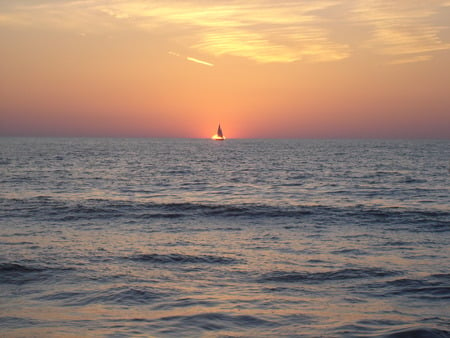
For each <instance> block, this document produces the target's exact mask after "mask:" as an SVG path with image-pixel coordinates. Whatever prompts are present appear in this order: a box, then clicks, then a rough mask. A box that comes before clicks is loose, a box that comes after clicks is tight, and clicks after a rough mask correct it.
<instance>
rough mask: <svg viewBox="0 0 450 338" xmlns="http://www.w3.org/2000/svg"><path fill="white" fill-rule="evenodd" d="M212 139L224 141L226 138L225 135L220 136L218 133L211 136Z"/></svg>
mask: <svg viewBox="0 0 450 338" xmlns="http://www.w3.org/2000/svg"><path fill="white" fill-rule="evenodd" d="M211 139H213V140H215V141H224V140H225V136H219V135H217V134H215V135H213V136H211Z"/></svg>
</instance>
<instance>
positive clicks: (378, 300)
mask: <svg viewBox="0 0 450 338" xmlns="http://www.w3.org/2000/svg"><path fill="white" fill-rule="evenodd" d="M449 160H450V142H449V141H448V140H440V141H400V140H398V141H382V140H370V141H369V140H368V141H362V140H227V141H224V142H216V141H212V140H201V139H198V140H183V139H107V138H104V139H94V138H84V139H78V138H2V139H0V335H1V336H5V337H15V336H19V337H30V336H37V337H41V336H42V337H49V336H50V337H52V336H54V337H61V336H84V337H85V336H87V337H89V336H92V337H98V336H104V337H130V336H131V337H135V336H144V337H148V336H155V337H180V336H195V337H196V336H214V337H216V336H217V337H261V336H263V337H287V336H289V337H380V336H392V337H450V334H449V330H450V251H449V247H450V246H449V244H450V188H449V183H450V172H449V169H450V168H449V165H450V162H449Z"/></svg>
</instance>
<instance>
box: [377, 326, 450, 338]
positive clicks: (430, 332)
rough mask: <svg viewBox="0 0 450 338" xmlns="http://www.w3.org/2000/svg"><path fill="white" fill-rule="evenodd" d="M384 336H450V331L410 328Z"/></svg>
mask: <svg viewBox="0 0 450 338" xmlns="http://www.w3.org/2000/svg"><path fill="white" fill-rule="evenodd" d="M383 337H384V338H450V332H448V331H444V330H438V329H427V328H420V329H410V330H404V331H399V332H395V333H391V334H388V335H385V336H383Z"/></svg>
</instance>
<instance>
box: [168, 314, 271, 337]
mask: <svg viewBox="0 0 450 338" xmlns="http://www.w3.org/2000/svg"><path fill="white" fill-rule="evenodd" d="M160 320H161V321H163V322H165V323H166V324H168V325H173V327H172V328H170V327H168V328H167V329H166V330H165V332H164V333H166V334H170V333H176V332H178V331H179V330H180V328H183V330H185V329H188V330H189V329H199V328H201V329H203V330H206V331H215V330H224V329H226V330H230V329H235V330H236V329H237V330H239V331H241V330H243V329H246V330H247V329H248V328H256V327H274V326H278V325H279V324H277V323H276V322H273V321H269V320H266V319H262V318H258V317H256V316H250V315H231V314H225V313H220V312H211V313H200V314H195V315H187V316H169V317H163V318H160ZM168 325H167V326H168Z"/></svg>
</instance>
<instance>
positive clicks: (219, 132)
mask: <svg viewBox="0 0 450 338" xmlns="http://www.w3.org/2000/svg"><path fill="white" fill-rule="evenodd" d="M212 139H213V140H216V141H224V140H225V136H223V132H222V128H221V127H220V123H219V127H218V128H217V134H216V135H214V136H213V137H212Z"/></svg>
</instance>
